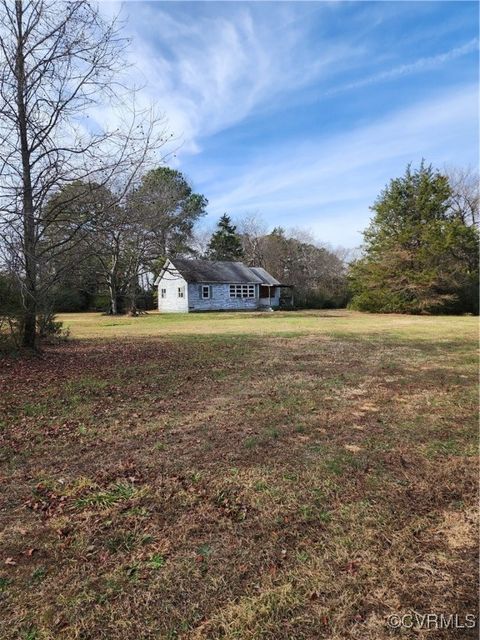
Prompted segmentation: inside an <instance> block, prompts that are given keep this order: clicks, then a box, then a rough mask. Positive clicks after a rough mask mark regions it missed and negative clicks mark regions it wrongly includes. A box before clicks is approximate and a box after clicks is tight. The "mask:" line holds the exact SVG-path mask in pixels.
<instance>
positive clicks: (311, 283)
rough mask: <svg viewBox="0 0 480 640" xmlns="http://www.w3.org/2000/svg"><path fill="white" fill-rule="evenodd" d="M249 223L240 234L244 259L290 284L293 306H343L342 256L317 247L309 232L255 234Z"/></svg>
mask: <svg viewBox="0 0 480 640" xmlns="http://www.w3.org/2000/svg"><path fill="white" fill-rule="evenodd" d="M248 222H249V224H247V225H246V229H245V232H244V233H243V234H242V241H243V245H244V252H245V260H246V262H247V263H248V264H249V265H250V266H258V267H263V268H264V269H266V270H267V271H268V272H269V273H271V274H272V275H273V276H274V277H275V278H277V280H279V281H280V282H281V283H282V284H289V285H292V286H293V287H294V301H295V305H296V306H301V307H316V308H326V307H333V308H334V307H342V306H345V304H346V302H347V288H346V273H345V264H344V261H343V260H342V258H341V257H339V256H338V255H336V254H335V252H333V251H332V250H330V249H328V248H326V247H323V246H318V245H317V244H316V243H315V241H314V239H313V238H311V237H310V236H309V234H308V233H303V234H302V236H303V237H293V235H291V234H287V232H286V231H285V230H284V229H283V228H282V227H275V228H274V229H273V230H272V231H271V232H270V233H262V231H260V233H257V232H256V230H255V228H254V225H252V224H251V221H248Z"/></svg>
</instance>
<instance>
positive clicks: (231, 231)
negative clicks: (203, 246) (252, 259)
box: [207, 213, 243, 260]
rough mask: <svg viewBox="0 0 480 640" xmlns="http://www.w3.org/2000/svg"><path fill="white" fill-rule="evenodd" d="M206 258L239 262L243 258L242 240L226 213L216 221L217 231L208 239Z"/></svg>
mask: <svg viewBox="0 0 480 640" xmlns="http://www.w3.org/2000/svg"><path fill="white" fill-rule="evenodd" d="M207 257H208V258H209V260H241V259H242V258H243V247H242V239H241V237H240V235H239V233H238V232H237V228H236V226H235V225H234V224H232V220H231V219H230V216H228V215H227V214H226V213H224V214H223V216H222V217H221V218H220V220H219V221H218V223H217V230H216V231H215V233H213V235H212V237H211V238H210V242H209V244H208V249H207Z"/></svg>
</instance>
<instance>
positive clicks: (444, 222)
mask: <svg viewBox="0 0 480 640" xmlns="http://www.w3.org/2000/svg"><path fill="white" fill-rule="evenodd" d="M454 195H455V194H454V192H453V190H452V187H451V185H450V183H449V180H448V177H447V176H446V175H443V174H442V173H440V172H438V171H436V170H434V169H433V168H432V167H431V166H428V165H426V164H425V163H423V162H422V164H421V166H420V167H419V168H418V169H415V170H414V169H412V168H411V167H410V166H408V167H407V170H406V172H405V174H404V175H403V176H402V177H400V178H396V179H394V180H392V181H391V182H390V183H389V185H388V186H387V187H386V188H385V189H384V190H383V191H382V193H381V194H380V195H379V197H378V198H377V200H376V201H375V203H374V205H373V207H372V211H373V212H374V216H373V219H372V221H371V223H370V226H369V227H368V228H367V229H366V231H365V232H364V246H363V256H362V257H361V258H360V259H359V260H357V261H356V262H354V263H353V264H352V265H351V268H350V273H349V280H350V287H351V292H352V296H353V298H352V303H351V304H352V307H354V308H356V309H360V310H364V311H376V312H387V313H388V312H400V313H405V312H406V313H422V312H428V313H445V312H478V294H477V286H478V265H477V255H478V230H477V228H476V227H475V226H474V225H473V224H468V222H467V220H470V219H471V217H469V216H467V215H464V214H465V212H463V211H460V210H459V208H458V203H459V199H458V198H454ZM453 205H454V206H453Z"/></svg>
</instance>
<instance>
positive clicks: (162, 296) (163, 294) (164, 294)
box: [160, 289, 167, 298]
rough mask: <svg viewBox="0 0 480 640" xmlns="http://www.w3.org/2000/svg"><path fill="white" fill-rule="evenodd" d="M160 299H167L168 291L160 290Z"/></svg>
mask: <svg viewBox="0 0 480 640" xmlns="http://www.w3.org/2000/svg"><path fill="white" fill-rule="evenodd" d="M160 297H161V298H166V297H167V290H166V289H161V290H160Z"/></svg>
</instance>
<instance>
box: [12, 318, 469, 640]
mask: <svg viewBox="0 0 480 640" xmlns="http://www.w3.org/2000/svg"><path fill="white" fill-rule="evenodd" d="M268 322H271V320H270V319H269V320H268ZM452 322H457V323H458V322H459V319H455V320H452ZM342 333H343V335H342V336H341V337H338V336H337V337H334V336H332V335H322V334H320V335H319V334H318V333H314V332H312V331H310V330H308V329H306V330H305V331H304V332H303V335H300V336H290V337H289V336H287V335H283V336H263V337H260V336H249V335H244V336H232V335H230V336H229V335H224V336H209V335H197V336H194V335H193V336H192V335H191V336H189V337H185V336H184V337H169V338H167V337H160V338H153V337H150V338H147V337H144V338H142V339H138V340H132V339H129V340H128V341H115V342H114V341H109V340H104V341H72V342H70V343H68V344H66V345H62V346H59V347H51V348H50V349H49V350H48V351H46V353H45V354H44V356H43V357H42V358H36V359H31V360H5V361H4V362H3V363H2V368H1V372H0V378H1V379H0V384H1V385H2V390H3V393H2V396H1V399H0V402H1V403H2V418H1V424H0V426H1V432H0V434H1V438H2V478H1V479H2V491H1V500H2V506H1V511H0V517H1V526H0V548H1V555H0V558H1V562H2V566H1V568H0V604H1V609H2V615H1V619H0V638H2V640H4V639H5V640H13V639H15V640H17V639H24V640H27V639H29V640H33V639H41V640H47V639H48V640H57V639H65V640H67V639H68V640H73V639H79V640H80V639H81V640H87V639H88V640H102V639H108V640H110V639H113V638H115V640H147V639H155V640H157V639H160V638H161V639H165V640H166V639H174V638H185V639H188V640H211V639H215V638H218V639H220V638H224V639H229V640H233V639H238V640H244V639H252V640H253V639H255V640H256V639H258V640H260V639H262V640H264V639H265V640H267V639H268V640H287V639H295V640H302V639H304V640H306V639H308V640H310V639H311V640H313V639H314V638H315V639H317V638H325V639H326V638H328V639H333V640H343V639H348V638H352V639H355V640H356V639H357V638H362V639H367V640H383V639H386V638H390V637H396V636H400V637H403V638H424V637H425V638H427V637H428V638H442V637H445V638H447V637H448V638H455V637H459V638H460V637H462V638H464V637H469V633H470V637H476V635H477V632H476V631H471V632H469V631H466V630H463V631H457V632H455V631H452V630H449V631H445V632H440V631H435V632H427V631H421V630H417V631H405V632H404V633H402V634H399V633H398V632H394V631H392V630H390V629H389V628H388V627H387V626H386V622H385V621H386V617H387V616H388V615H389V614H390V613H407V612H408V611H409V610H410V609H414V610H416V611H420V612H437V613H442V612H443V613H458V614H459V615H465V614H466V613H475V611H476V561H475V554H476V507H475V505H476V474H477V465H476V433H477V429H476V424H477V423H476V360H475V340H474V337H473V336H472V335H471V333H468V332H466V331H464V332H463V334H462V333H460V334H458V335H457V337H456V338H454V337H452V336H451V335H450V333H448V332H447V335H446V336H445V335H442V334H441V333H438V332H437V333H436V334H433V333H432V335H431V337H430V339H428V336H426V335H422V337H421V338H418V339H417V338H414V337H412V338H410V339H409V337H408V335H404V336H402V337H401V338H399V337H397V336H392V335H388V332H387V334H386V335H385V334H384V335H383V337H381V338H380V336H378V335H377V336H372V335H363V336H362V335H357V333H358V332H356V331H355V332H352V335H345V330H344V329H342Z"/></svg>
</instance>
